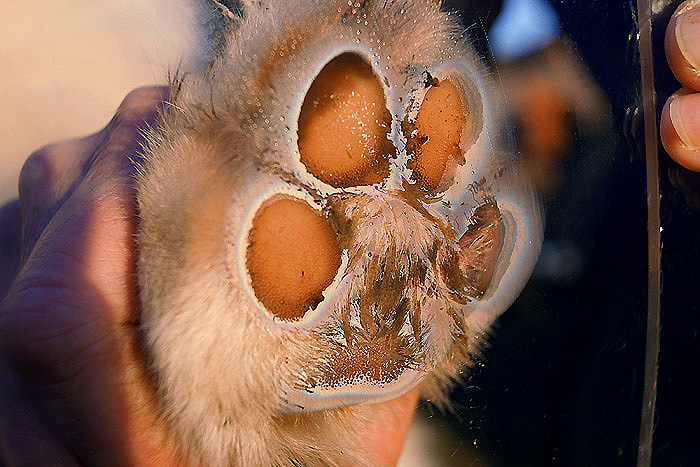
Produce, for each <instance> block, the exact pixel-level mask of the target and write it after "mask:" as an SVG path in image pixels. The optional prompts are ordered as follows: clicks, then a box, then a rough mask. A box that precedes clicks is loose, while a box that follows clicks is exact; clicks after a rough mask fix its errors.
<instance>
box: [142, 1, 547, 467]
mask: <svg viewBox="0 0 700 467" xmlns="http://www.w3.org/2000/svg"><path fill="white" fill-rule="evenodd" d="M357 4H358V5H359V4H362V6H360V7H355V6H354V5H355V4H354V3H352V2H351V3H348V2H347V1H320V0H319V1H309V0H296V1H294V0H292V1H289V0H287V1H284V2H282V1H262V2H246V4H245V8H244V15H243V18H242V19H235V20H234V19H232V20H231V21H237V22H240V24H236V27H235V29H234V28H232V29H231V30H232V31H233V32H231V33H230V37H228V39H227V44H226V46H225V48H224V49H223V51H222V52H221V53H220V55H219V57H218V58H217V59H216V60H215V62H214V63H213V65H212V66H211V68H210V69H209V70H208V71H207V72H204V73H201V74H195V75H186V76H185V77H184V78H183V80H182V82H181V83H180V82H175V83H174V84H173V86H172V88H173V91H172V92H173V95H172V96H171V101H172V105H171V107H170V108H169V109H168V110H167V111H166V112H165V113H164V115H163V118H162V121H161V124H160V127H159V128H157V129H155V130H154V131H153V132H152V134H151V135H150V139H149V143H148V145H147V148H146V151H145V162H144V166H143V168H142V171H141V174H140V176H139V192H138V201H139V206H140V213H141V227H140V231H139V235H138V243H139V248H140V259H139V280H140V286H141V300H142V307H143V316H142V322H143V334H144V341H145V346H146V351H147V353H148V356H149V359H150V361H151V367H152V374H153V378H154V381H155V383H156V385H157V386H158V391H159V394H160V397H161V402H162V410H163V418H164V421H165V423H167V425H168V426H169V428H170V430H171V432H172V434H173V437H174V438H175V440H176V441H177V444H178V445H179V446H180V448H181V450H182V452H183V454H184V455H185V456H187V457H188V458H189V459H191V460H192V462H193V463H195V464H197V463H200V464H202V465H214V466H224V465H235V466H267V465H275V466H287V465H290V466H291V465H309V466H313V465H319V466H321V465H323V466H325V465H339V466H340V465H349V464H353V465H356V466H361V465H367V462H368V461H367V459H366V457H365V453H364V450H363V446H362V437H361V432H362V427H363V425H364V423H365V421H366V419H367V417H368V416H369V413H370V411H369V409H368V407H367V406H366V405H362V404H360V405H352V404H359V403H362V402H367V403H372V402H380V401H384V400H387V399H390V398H393V397H397V396H399V395H401V394H403V393H405V392H407V391H408V390H410V389H411V388H412V387H414V386H415V385H416V384H418V383H419V382H420V381H426V384H425V385H424V388H423V390H424V394H425V395H427V396H429V397H431V398H433V399H436V400H438V401H439V400H440V398H441V394H442V391H443V390H444V388H445V387H447V386H448V385H449V384H451V382H452V381H453V380H454V379H456V378H457V375H458V372H459V371H460V369H461V367H462V366H463V365H464V364H466V363H468V358H469V355H470V353H472V352H476V351H477V350H478V345H479V344H478V341H479V339H480V337H481V336H483V335H484V334H485V333H486V332H487V330H488V327H489V326H490V324H491V323H492V322H493V320H494V319H495V318H496V317H497V316H498V315H499V314H500V313H501V312H502V311H503V310H504V309H505V307H507V306H508V305H509V304H510V302H511V301H512V300H513V299H514V298H515V296H516V295H517V293H518V292H519V290H520V288H521V287H522V285H523V283H524V281H525V280H526V278H527V276H528V275H529V273H530V271H531V269H532V266H533V263H534V258H535V257H536V253H537V250H538V247H539V241H540V235H541V234H540V230H539V229H540V220H539V214H538V209H537V205H536V202H535V201H534V196H533V194H532V191H531V189H530V188H529V185H528V184H527V183H526V182H525V181H523V180H522V179H521V178H520V176H519V174H518V173H517V170H516V169H517V167H516V165H515V164H514V161H513V158H512V155H511V153H510V152H509V151H508V147H507V146H506V145H505V142H504V140H503V137H504V136H503V135H504V129H505V126H504V119H503V114H502V111H501V105H500V101H499V99H498V95H497V93H494V86H493V84H492V82H491V80H490V78H489V77H488V75H487V74H486V73H485V72H484V68H483V65H482V63H481V61H480V60H479V59H478V58H477V57H475V56H474V54H473V52H472V51H471V50H470V49H469V46H468V44H467V43H466V42H465V40H464V38H463V37H462V35H461V31H462V29H461V28H460V27H459V26H458V25H457V24H456V23H455V22H454V20H453V19H451V18H450V16H449V15H447V14H445V13H443V12H440V11H439V10H438V8H437V6H436V4H435V2H434V1H432V0H412V1H383V0H371V1H366V2H359V3H357ZM294 41H296V43H295V42H294ZM292 44H294V47H292V46H291V45H292ZM348 51H353V52H356V53H358V54H360V55H361V56H363V57H365V58H366V60H367V61H368V62H369V63H370V64H371V66H372V68H373V70H374V71H375V73H376V74H377V76H378V77H379V79H380V81H381V82H382V83H383V86H384V92H385V95H386V97H387V107H388V108H389V110H390V111H391V113H392V116H393V121H392V131H391V134H390V137H391V139H392V141H393V143H394V145H395V146H396V148H397V155H396V156H397V157H396V159H395V160H393V161H392V165H391V174H390V176H389V178H388V179H387V180H386V181H385V182H384V183H383V184H380V185H378V186H375V187H359V188H354V189H348V190H338V189H335V188H333V187H332V186H329V185H327V184H325V183H323V182H321V181H319V180H317V179H315V178H314V177H313V176H312V175H310V174H309V173H308V172H307V171H306V169H305V167H304V166H303V164H301V162H300V157H299V153H298V150H297V149H296V120H297V117H298V115H299V110H300V106H301V103H302V101H303V98H304V96H305V94H306V91H307V90H308V89H309V87H310V86H311V83H312V82H313V79H314V78H315V76H316V75H317V74H318V72H319V71H320V70H321V68H323V66H324V65H325V64H326V63H327V62H328V61H329V60H331V59H332V58H334V57H335V56H337V55H339V54H341V53H344V52H348ZM426 70H429V71H430V72H431V73H433V74H434V75H436V76H451V77H453V78H454V79H455V80H456V81H457V82H464V83H466V84H465V85H464V86H463V88H464V89H467V88H469V86H471V87H472V88H473V91H470V92H472V94H473V95H472V96H471V97H470V98H468V99H466V100H467V102H468V103H469V104H470V105H473V106H474V111H475V112H476V113H479V114H481V115H483V127H482V129H481V132H480V134H479V137H478V139H477V141H476V142H475V143H474V144H473V145H471V146H470V147H468V148H464V150H465V152H466V158H467V161H468V162H467V164H465V165H464V166H461V167H459V168H458V169H457V173H456V183H455V184H454V185H453V186H452V187H451V188H449V189H447V190H446V191H445V192H444V193H443V194H442V199H443V203H439V202H438V203H436V204H435V205H433V204H425V203H420V202H416V203H417V204H411V203H410V202H409V201H407V200H406V199H405V198H404V195H401V194H400V192H401V191H402V186H401V180H402V178H405V179H410V173H409V172H410V170H409V169H408V168H407V166H406V162H407V155H406V151H405V142H406V140H405V136H403V135H402V134H401V129H400V122H401V121H402V120H403V118H404V115H405V113H406V111H407V106H408V103H409V102H410V101H411V100H413V101H416V102H420V99H421V93H424V92H425V91H424V90H422V89H423V87H422V82H423V79H424V77H423V76H424V75H423V73H424V72H425V71H426ZM472 88H469V89H472ZM472 98H473V99H472ZM477 107H481V108H478V109H477ZM469 187H472V189H471V191H470V190H468V188H469ZM278 191H285V192H287V193H298V196H299V198H301V199H306V200H312V202H314V203H315V204H316V207H318V208H319V209H323V210H324V212H326V213H328V215H329V216H335V218H337V219H343V220H345V221H346V224H347V225H351V226H352V227H349V228H348V229H349V230H348V231H347V232H346V233H347V237H348V238H349V239H350V244H348V245H346V246H345V247H344V248H345V253H344V254H345V255H346V261H345V263H344V266H343V268H341V271H340V272H339V276H338V277H337V280H336V281H335V282H334V283H333V284H332V286H331V287H329V289H328V290H327V291H326V299H325V300H324V302H322V303H321V304H320V305H319V308H318V309H317V311H316V312H315V313H317V314H318V319H316V318H314V319H313V320H309V321H308V323H305V324H304V323H297V324H295V323H281V324H278V323H276V322H275V321H274V320H273V319H271V318H270V316H269V315H268V314H266V311H265V310H264V307H262V305H261V304H260V303H259V302H258V301H257V300H256V299H255V296H254V294H253V293H252V292H251V290H250V286H249V280H248V279H247V277H246V271H245V268H243V267H241V264H245V262H244V261H242V258H241V255H242V254H244V252H245V245H242V244H241V242H242V241H243V240H242V239H245V238H247V237H246V228H247V227H246V226H249V225H250V218H251V214H252V213H253V212H254V207H255V206H257V205H258V204H259V202H260V200H261V199H262V198H264V197H266V196H269V194H270V193H272V192H278ZM487 199H491V200H495V201H496V202H497V203H498V206H499V209H500V211H501V214H502V216H503V219H504V221H503V225H504V229H505V235H504V242H505V245H504V247H503V252H502V253H501V255H500V258H499V262H498V266H497V268H496V269H497V270H496V272H495V273H494V280H493V282H492V284H491V285H490V286H489V288H488V290H486V291H485V293H484V295H483V297H481V298H483V300H482V299H481V298H479V297H476V296H475V297H474V299H473V300H471V301H469V302H468V303H466V304H460V303H457V302H455V301H454V300H453V299H452V298H450V294H449V293H447V291H446V290H445V289H446V287H447V286H446V284H445V282H444V278H442V277H441V275H440V272H439V270H438V269H437V266H436V265H435V264H433V263H432V262H434V261H438V260H441V258H444V257H446V255H449V254H451V253H450V252H452V251H453V250H454V249H455V248H456V246H455V245H456V243H455V241H456V238H459V236H460V235H462V234H463V233H464V232H465V231H466V230H467V229H468V228H469V223H468V222H465V219H467V218H468V217H469V215H470V213H471V212H472V211H473V209H474V208H476V207H477V206H478V205H479V203H480V202H483V201H484V200H487ZM434 245H438V250H437V253H431V252H432V251H433V250H434V248H433V247H434ZM392 248H393V249H395V251H396V255H394V256H392V257H391V259H393V261H394V263H392V264H388V265H386V266H385V268H386V269H385V271H387V274H388V273H396V274H397V275H398V276H400V277H401V279H400V280H401V281H403V282H400V283H402V284H404V288H403V289H402V291H401V297H403V298H405V299H407V300H409V301H410V303H411V313H414V312H417V313H418V314H417V315H415V317H414V315H413V314H411V316H412V317H413V318H410V319H409V317H406V318H405V322H404V323H403V325H402V327H401V330H400V335H401V336H403V338H405V339H406V341H407V342H409V343H410V346H411V348H412V349H413V350H412V352H413V354H412V356H413V358H414V360H415V364H414V365H413V366H412V367H411V368H407V369H406V370H405V371H404V373H403V375H404V376H403V377H402V378H403V379H402V378H398V379H397V380H396V381H381V382H376V381H375V382H373V381H370V380H353V381H349V380H348V381H344V382H343V386H341V387H337V386H333V385H329V384H324V383H323V374H324V373H323V372H324V371H325V370H324V369H327V365H328V364H329V360H332V358H333V357H332V356H333V355H334V354H333V352H334V351H337V349H338V347H341V348H342V347H343V346H347V345H349V344H348V342H347V341H346V338H347V337H348V332H350V335H353V333H361V332H365V331H366V330H365V331H362V329H361V328H362V324H361V321H362V319H364V318H361V317H360V314H361V313H362V312H361V311H359V309H357V308H356V307H355V308H353V307H354V306H355V305H351V302H352V299H353V297H361V296H362V295H363V294H364V293H369V292H367V290H368V287H372V286H374V285H376V286H377V287H381V284H375V283H376V282H377V281H378V279H377V278H376V277H372V276H371V274H372V271H374V269H372V268H373V267H374V266H373V264H374V263H373V261H374V262H376V261H377V258H382V257H387V255H388V254H389V251H390V250H391V249H392ZM392 251H393V250H392ZM368 253H372V255H369V254H368ZM435 254H436V255H437V256H434V255H435ZM412 264H413V265H415V264H418V265H419V267H420V268H423V270H425V271H426V272H425V280H424V281H423V282H421V283H419V282H417V281H416V277H415V275H414V273H413V272H412V271H413V270H411V269H410V265H412ZM397 280H398V279H397ZM331 289H332V290H331ZM349 329H350V331H348V330H349ZM367 332H369V331H367ZM358 335H359V334H358ZM368 335H370V336H371V333H370V334H368ZM334 377H337V378H339V380H342V375H334ZM300 388H301V389H300ZM348 394H349V395H348ZM348 405H352V406H348Z"/></svg>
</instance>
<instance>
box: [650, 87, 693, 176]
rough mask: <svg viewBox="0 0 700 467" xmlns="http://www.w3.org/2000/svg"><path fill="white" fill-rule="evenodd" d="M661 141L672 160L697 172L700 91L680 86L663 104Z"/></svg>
mask: <svg viewBox="0 0 700 467" xmlns="http://www.w3.org/2000/svg"><path fill="white" fill-rule="evenodd" d="M660 131H661V142H662V143H663V145H664V148H665V149H666V152H667V153H668V155H669V156H671V158H672V159H673V160H675V161H676V162H677V163H678V164H680V165H682V166H683V167H685V168H686V169H688V170H692V171H694V172H700V94H697V93H692V92H691V91H690V90H688V89H681V90H680V91H678V92H676V93H675V94H673V95H672V96H671V97H670V98H669V99H668V100H667V101H666V104H665V105H664V108H663V111H662V112H661V121H660Z"/></svg>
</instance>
